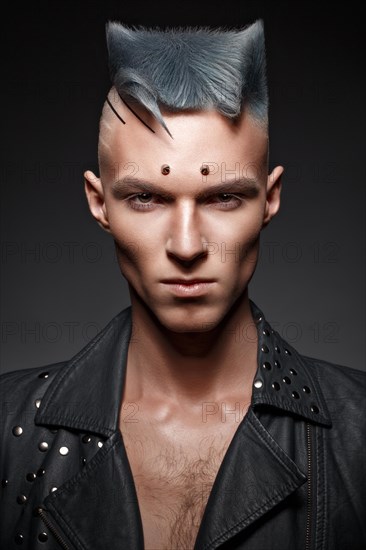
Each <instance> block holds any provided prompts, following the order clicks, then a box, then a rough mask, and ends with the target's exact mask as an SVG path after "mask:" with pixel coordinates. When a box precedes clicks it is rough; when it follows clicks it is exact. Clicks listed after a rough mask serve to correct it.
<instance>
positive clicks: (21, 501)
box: [17, 495, 27, 504]
mask: <svg viewBox="0 0 366 550" xmlns="http://www.w3.org/2000/svg"><path fill="white" fill-rule="evenodd" d="M25 502H27V497H26V496H25V495H18V496H17V503H18V504H24V503H25Z"/></svg>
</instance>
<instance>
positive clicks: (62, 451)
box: [59, 447, 69, 456]
mask: <svg viewBox="0 0 366 550" xmlns="http://www.w3.org/2000/svg"><path fill="white" fill-rule="evenodd" d="M68 452H69V449H68V447H60V448H59V453H60V455H62V456H65V455H67V454H68Z"/></svg>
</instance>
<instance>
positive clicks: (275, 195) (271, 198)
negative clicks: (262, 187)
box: [262, 166, 284, 228]
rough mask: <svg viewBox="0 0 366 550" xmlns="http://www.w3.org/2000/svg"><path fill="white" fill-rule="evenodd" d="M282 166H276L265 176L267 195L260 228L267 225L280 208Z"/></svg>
mask: <svg viewBox="0 0 366 550" xmlns="http://www.w3.org/2000/svg"><path fill="white" fill-rule="evenodd" d="M283 171H284V168H283V166H276V168H274V169H273V170H272V172H271V173H270V174H269V176H268V178H267V197H266V205H265V210H264V217H263V223H262V228H263V227H265V226H266V225H268V223H269V222H270V221H271V219H272V218H273V216H275V215H276V214H277V212H278V210H279V208H280V195H281V188H282V181H281V179H282V174H283Z"/></svg>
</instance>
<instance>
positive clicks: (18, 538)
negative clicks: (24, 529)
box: [14, 533, 24, 545]
mask: <svg viewBox="0 0 366 550" xmlns="http://www.w3.org/2000/svg"><path fill="white" fill-rule="evenodd" d="M14 541H15V544H18V545H20V544H23V542H24V536H23V535H22V534H21V533H17V534H16V535H15V537H14Z"/></svg>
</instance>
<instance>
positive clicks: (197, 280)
mask: <svg viewBox="0 0 366 550" xmlns="http://www.w3.org/2000/svg"><path fill="white" fill-rule="evenodd" d="M161 282H162V283H166V284H182V285H192V284H195V283H214V282H215V279H202V278H199V277H196V278H194V279H185V278H182V277H177V278H172V279H162V280H161Z"/></svg>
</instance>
